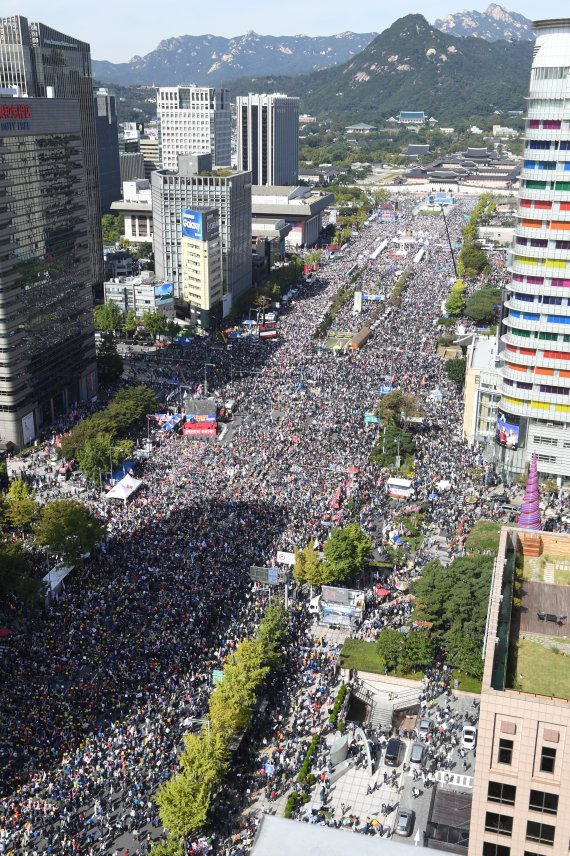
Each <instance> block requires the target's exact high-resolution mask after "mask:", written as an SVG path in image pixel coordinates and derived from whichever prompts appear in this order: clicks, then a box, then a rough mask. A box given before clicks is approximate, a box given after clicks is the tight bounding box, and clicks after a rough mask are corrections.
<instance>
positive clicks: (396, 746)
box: [384, 737, 404, 767]
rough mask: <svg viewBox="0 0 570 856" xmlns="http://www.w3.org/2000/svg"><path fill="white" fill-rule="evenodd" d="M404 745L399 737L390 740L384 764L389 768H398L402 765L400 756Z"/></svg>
mask: <svg viewBox="0 0 570 856" xmlns="http://www.w3.org/2000/svg"><path fill="white" fill-rule="evenodd" d="M403 745H404V744H403V743H402V741H401V740H398V738H397V737H392V738H391V739H390V740H388V744H387V746H386V751H385V752H384V763H385V764H386V765H387V766H388V767H398V766H399V764H400V755H401V754H402V748H403Z"/></svg>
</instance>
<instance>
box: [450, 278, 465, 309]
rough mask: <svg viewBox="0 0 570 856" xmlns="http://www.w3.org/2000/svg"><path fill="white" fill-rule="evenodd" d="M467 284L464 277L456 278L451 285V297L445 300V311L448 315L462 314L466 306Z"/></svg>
mask: <svg viewBox="0 0 570 856" xmlns="http://www.w3.org/2000/svg"><path fill="white" fill-rule="evenodd" d="M466 290H467V286H466V284H465V281H464V280H462V279H456V280H455V282H454V283H453V285H452V286H451V291H450V292H449V297H448V298H447V300H446V301H445V311H446V312H447V314H448V315H453V316H457V315H461V314H462V312H463V309H464V307H465V292H466Z"/></svg>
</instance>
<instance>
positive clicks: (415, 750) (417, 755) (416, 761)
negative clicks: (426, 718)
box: [410, 742, 425, 767]
mask: <svg viewBox="0 0 570 856" xmlns="http://www.w3.org/2000/svg"><path fill="white" fill-rule="evenodd" d="M424 752H425V746H424V744H423V743H419V742H418V743H412V748H411V750H410V766H412V767H421V765H422V763H423V760H424Z"/></svg>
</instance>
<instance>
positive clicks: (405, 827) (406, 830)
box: [395, 808, 414, 836]
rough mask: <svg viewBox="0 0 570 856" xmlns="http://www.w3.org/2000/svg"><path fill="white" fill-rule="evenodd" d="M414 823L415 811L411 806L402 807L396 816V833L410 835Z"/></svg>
mask: <svg viewBox="0 0 570 856" xmlns="http://www.w3.org/2000/svg"><path fill="white" fill-rule="evenodd" d="M413 825H414V813H413V811H412V810H411V808H401V809H399V810H398V816H397V818H396V828H395V832H396V835H404V836H408V835H410V834H411V832H412V827H413Z"/></svg>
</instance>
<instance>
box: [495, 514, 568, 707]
mask: <svg viewBox="0 0 570 856" xmlns="http://www.w3.org/2000/svg"><path fill="white" fill-rule="evenodd" d="M568 616H570V534H565V533H559V532H544V531H529V530H524V529H510V528H507V527H503V529H502V532H501V542H500V547H499V554H498V556H497V573H496V574H495V578H494V583H493V590H492V592H491V599H490V603H489V620H488V632H487V639H486V655H485V675H484V679H483V688H484V690H485V689H488V690H496V691H501V692H504V691H507V692H511V693H512V692H516V693H521V694H524V695H531V696H540V697H548V698H550V699H553V700H562V701H565V702H567V701H570V668H568V661H567V660H566V658H567V657H569V656H570V639H569V638H568V630H569V625H568Z"/></svg>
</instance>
